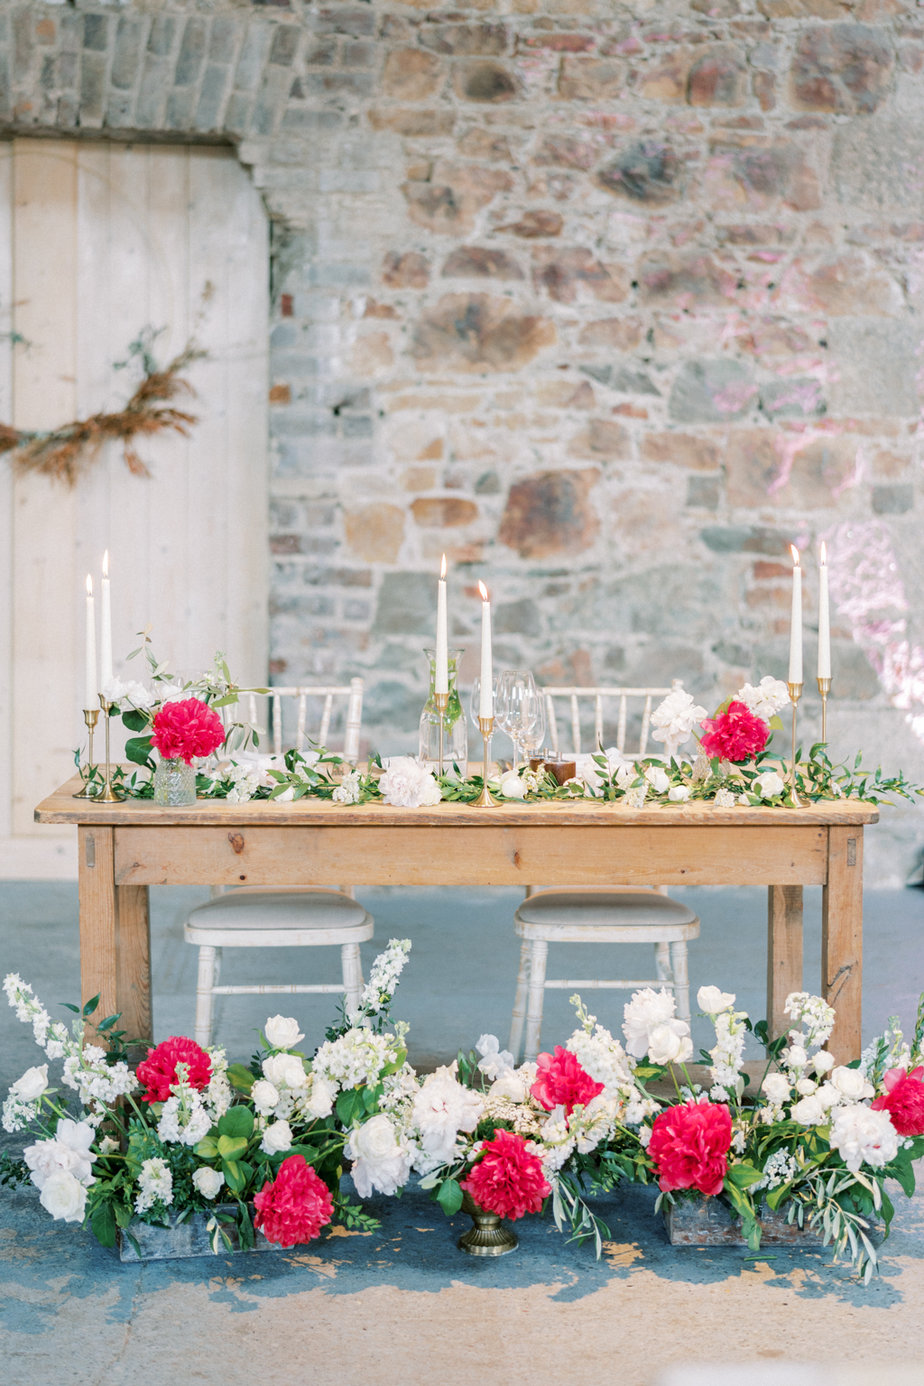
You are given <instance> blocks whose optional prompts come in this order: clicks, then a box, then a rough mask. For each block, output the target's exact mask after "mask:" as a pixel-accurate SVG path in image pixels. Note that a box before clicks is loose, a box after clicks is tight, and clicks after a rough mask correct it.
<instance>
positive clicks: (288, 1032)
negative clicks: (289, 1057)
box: [263, 1015, 305, 1049]
mask: <svg viewBox="0 0 924 1386" xmlns="http://www.w3.org/2000/svg"><path fill="white" fill-rule="evenodd" d="M263 1033H264V1035H265V1036H266V1042H267V1044H268V1045H269V1046H270V1048H271V1049H294V1048H295V1046H296V1045H297V1044H298V1042H299V1040H303V1039H304V1038H305V1036H304V1034H303V1033H302V1031H301V1030H300V1029H299V1028H298V1021H297V1020H293V1019H292V1017H291V1016H287V1015H271V1016H270V1018H269V1019H268V1020H267V1022H266V1024H265V1025H264V1027H263Z"/></svg>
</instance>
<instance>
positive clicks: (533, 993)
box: [523, 939, 549, 1061]
mask: <svg viewBox="0 0 924 1386" xmlns="http://www.w3.org/2000/svg"><path fill="white" fill-rule="evenodd" d="M529 950H530V951H529V986H528V988H527V997H528V1000H527V1005H526V1043H525V1045H524V1048H523V1057H524V1058H525V1059H527V1060H530V1061H531V1060H533V1059H535V1058H536V1056H537V1054H538V1053H539V1035H540V1033H541V1031H542V1005H543V1000H544V997H545V966H546V959H547V958H548V953H549V945H548V944H547V943H546V942H545V941H544V940H542V939H533V940H532V941H531V942H530V944H529Z"/></svg>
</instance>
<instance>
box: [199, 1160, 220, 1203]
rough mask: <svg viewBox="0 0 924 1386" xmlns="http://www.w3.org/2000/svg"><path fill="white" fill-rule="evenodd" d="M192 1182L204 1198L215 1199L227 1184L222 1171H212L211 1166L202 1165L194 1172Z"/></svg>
mask: <svg viewBox="0 0 924 1386" xmlns="http://www.w3.org/2000/svg"><path fill="white" fill-rule="evenodd" d="M192 1181H193V1184H194V1185H195V1187H196V1188H197V1189H198V1191H199V1193H201V1195H202V1197H203V1198H214V1197H215V1196H216V1194H217V1193H218V1190H219V1189H220V1188H221V1186H222V1184H223V1183H224V1182H225V1176H224V1175H223V1174H222V1173H221V1171H220V1170H217V1169H212V1167H211V1165H200V1166H199V1168H198V1169H197V1170H195V1171H194V1172H193V1177H192Z"/></svg>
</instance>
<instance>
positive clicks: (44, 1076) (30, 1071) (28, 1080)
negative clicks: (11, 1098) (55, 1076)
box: [10, 1064, 48, 1102]
mask: <svg viewBox="0 0 924 1386" xmlns="http://www.w3.org/2000/svg"><path fill="white" fill-rule="evenodd" d="M47 1087H48V1065H47V1064H40V1065H38V1066H37V1067H36V1068H27V1069H26V1071H25V1073H24V1074H23V1075H22V1077H21V1078H17V1079H16V1082H15V1083H14V1084H13V1085H12V1087H11V1088H10V1092H11V1093H13V1094H15V1096H16V1097H18V1098H19V1099H20V1101H21V1102H35V1100H36V1099H37V1098H39V1097H41V1095H42V1093H43V1092H44V1091H45V1090H46V1088H47Z"/></svg>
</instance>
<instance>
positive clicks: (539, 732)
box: [520, 688, 545, 761]
mask: <svg viewBox="0 0 924 1386" xmlns="http://www.w3.org/2000/svg"><path fill="white" fill-rule="evenodd" d="M544 740H545V698H544V697H543V696H542V689H541V688H540V689H537V690H536V717H535V721H534V722H533V724H532V726H531V727H530V728H529V729H528V730H527V731H521V732H520V745H521V746H522V747H523V757H524V759H525V760H527V761H528V760H530V759H531V758H532V757H533V756H536V755H538V754H539V752H540V751H541V750H542V743H543V742H544Z"/></svg>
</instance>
